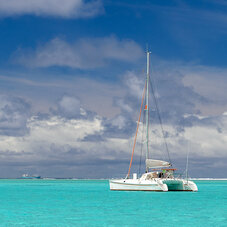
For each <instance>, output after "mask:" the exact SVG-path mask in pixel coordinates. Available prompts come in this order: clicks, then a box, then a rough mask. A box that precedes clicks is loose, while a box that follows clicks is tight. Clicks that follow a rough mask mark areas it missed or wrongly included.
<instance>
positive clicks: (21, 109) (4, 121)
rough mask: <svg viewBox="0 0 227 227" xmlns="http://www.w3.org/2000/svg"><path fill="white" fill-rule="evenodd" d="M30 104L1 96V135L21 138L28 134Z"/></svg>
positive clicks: (16, 98)
mask: <svg viewBox="0 0 227 227" xmlns="http://www.w3.org/2000/svg"><path fill="white" fill-rule="evenodd" d="M29 116H30V104H29V103H27V102H26V101H25V100H23V99H21V98H18V97H13V96H5V95H0V134H2V135H13V136H21V135H24V134H25V133H26V132H28V128H27V125H26V124H27V118H28V117H29Z"/></svg>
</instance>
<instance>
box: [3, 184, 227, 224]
mask: <svg viewBox="0 0 227 227" xmlns="http://www.w3.org/2000/svg"><path fill="white" fill-rule="evenodd" d="M196 183H197V185H198V188H199V192H122V191H121V192H117V191H110V190H109V185H108V181H105V180H100V181H98V180H97V181H95V180H0V226H174V227H176V226H193V227H196V226H215V227H217V226H227V181H196Z"/></svg>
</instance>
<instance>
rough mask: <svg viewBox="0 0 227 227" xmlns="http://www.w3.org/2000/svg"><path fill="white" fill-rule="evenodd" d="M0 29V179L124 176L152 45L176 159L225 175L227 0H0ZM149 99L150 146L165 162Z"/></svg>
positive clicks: (196, 170)
mask: <svg viewBox="0 0 227 227" xmlns="http://www.w3.org/2000/svg"><path fill="white" fill-rule="evenodd" d="M0 31H1V32H0V177H2V178H14V177H20V176H21V175H22V174H24V173H28V174H31V175H32V174H38V175H41V176H43V177H59V178H61V177H63V178H64V177H75V178H116V177H124V176H126V174H127V170H128V166H129V161H130V156H131V152H132V146H133V140H134V136H135V131H136V124H137V121H138V116H139V109H140V103H141V98H142V93H143V87H144V83H145V77H146V75H145V71H146V49H147V48H149V50H151V51H152V56H151V62H152V66H151V68H152V70H151V71H152V73H151V80H152V83H153V85H154V88H155V95H156V98H157V101H158V104H159V108H160V114H161V118H162V122H163V129H164V135H165V138H166V142H167V145H168V148H169V153H170V158H171V163H172V164H173V166H174V167H176V168H177V169H178V171H179V173H180V172H181V173H183V172H184V171H185V166H186V157H187V153H188V154H189V175H190V176H191V177H220V178H223V177H227V167H226V166H227V165H226V162H227V150H226V147H227V146H226V144H227V96H226V91H227V43H226V40H227V1H226V0H206V1H205V0H192V1H185V0H173V1H167V0H163V1H158V0H149V1H148V0H134V1H131V0H121V1H118V0H86V1H85V0H65V1H64V2H63V1H61V0H10V1H9V0H0ZM150 106H151V110H150V119H151V123H150V128H149V137H150V138H149V142H150V152H151V153H150V155H151V157H152V158H154V159H162V160H167V161H168V156H167V152H166V149H165V146H164V141H163V136H162V131H161V128H160V124H159V121H158V117H157V111H156V110H155V103H154V100H153V99H152V98H150ZM140 125H141V126H140V129H139V133H138V143H137V145H136V151H135V156H134V160H133V167H132V172H138V171H139V172H143V171H144V158H143V157H144V148H143V145H142V144H143V143H144V139H143V137H144V133H143V124H142V123H140ZM142 148H143V149H142ZM141 157H142V158H141ZM141 163H142V164H141ZM140 166H141V167H140Z"/></svg>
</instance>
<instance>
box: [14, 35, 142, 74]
mask: <svg viewBox="0 0 227 227" xmlns="http://www.w3.org/2000/svg"><path fill="white" fill-rule="evenodd" d="M142 56H143V51H142V49H141V47H140V46H139V45H138V44H137V43H135V42H134V41H132V40H119V39H117V38H116V37H115V36H110V37H104V38H93V39H91V38H85V39H79V40H77V41H75V42H74V43H68V42H66V41H64V40H62V39H60V38H55V39H53V40H51V41H50V42H48V43H46V44H44V45H40V46H39V47H38V48H37V49H36V50H31V51H29V50H28V51H26V50H18V51H17V52H16V53H15V58H16V62H18V63H20V64H22V65H25V66H28V67H50V66H67V67H72V68H78V69H93V68H98V67H103V66H105V65H107V64H108V62H109V61H124V62H129V63H130V62H135V61H136V60H138V59H139V58H140V57H142Z"/></svg>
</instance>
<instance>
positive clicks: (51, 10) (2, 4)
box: [0, 0, 104, 18]
mask: <svg viewBox="0 0 227 227" xmlns="http://www.w3.org/2000/svg"><path fill="white" fill-rule="evenodd" d="M103 12H104V9H103V6H102V2H101V0H91V1H84V0H65V1H62V0H38V1H37V0H10V1H9V0H0V17H9V16H19V15H35V16H52V17H61V18H89V17H94V16H96V15H98V14H101V13H103Z"/></svg>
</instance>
